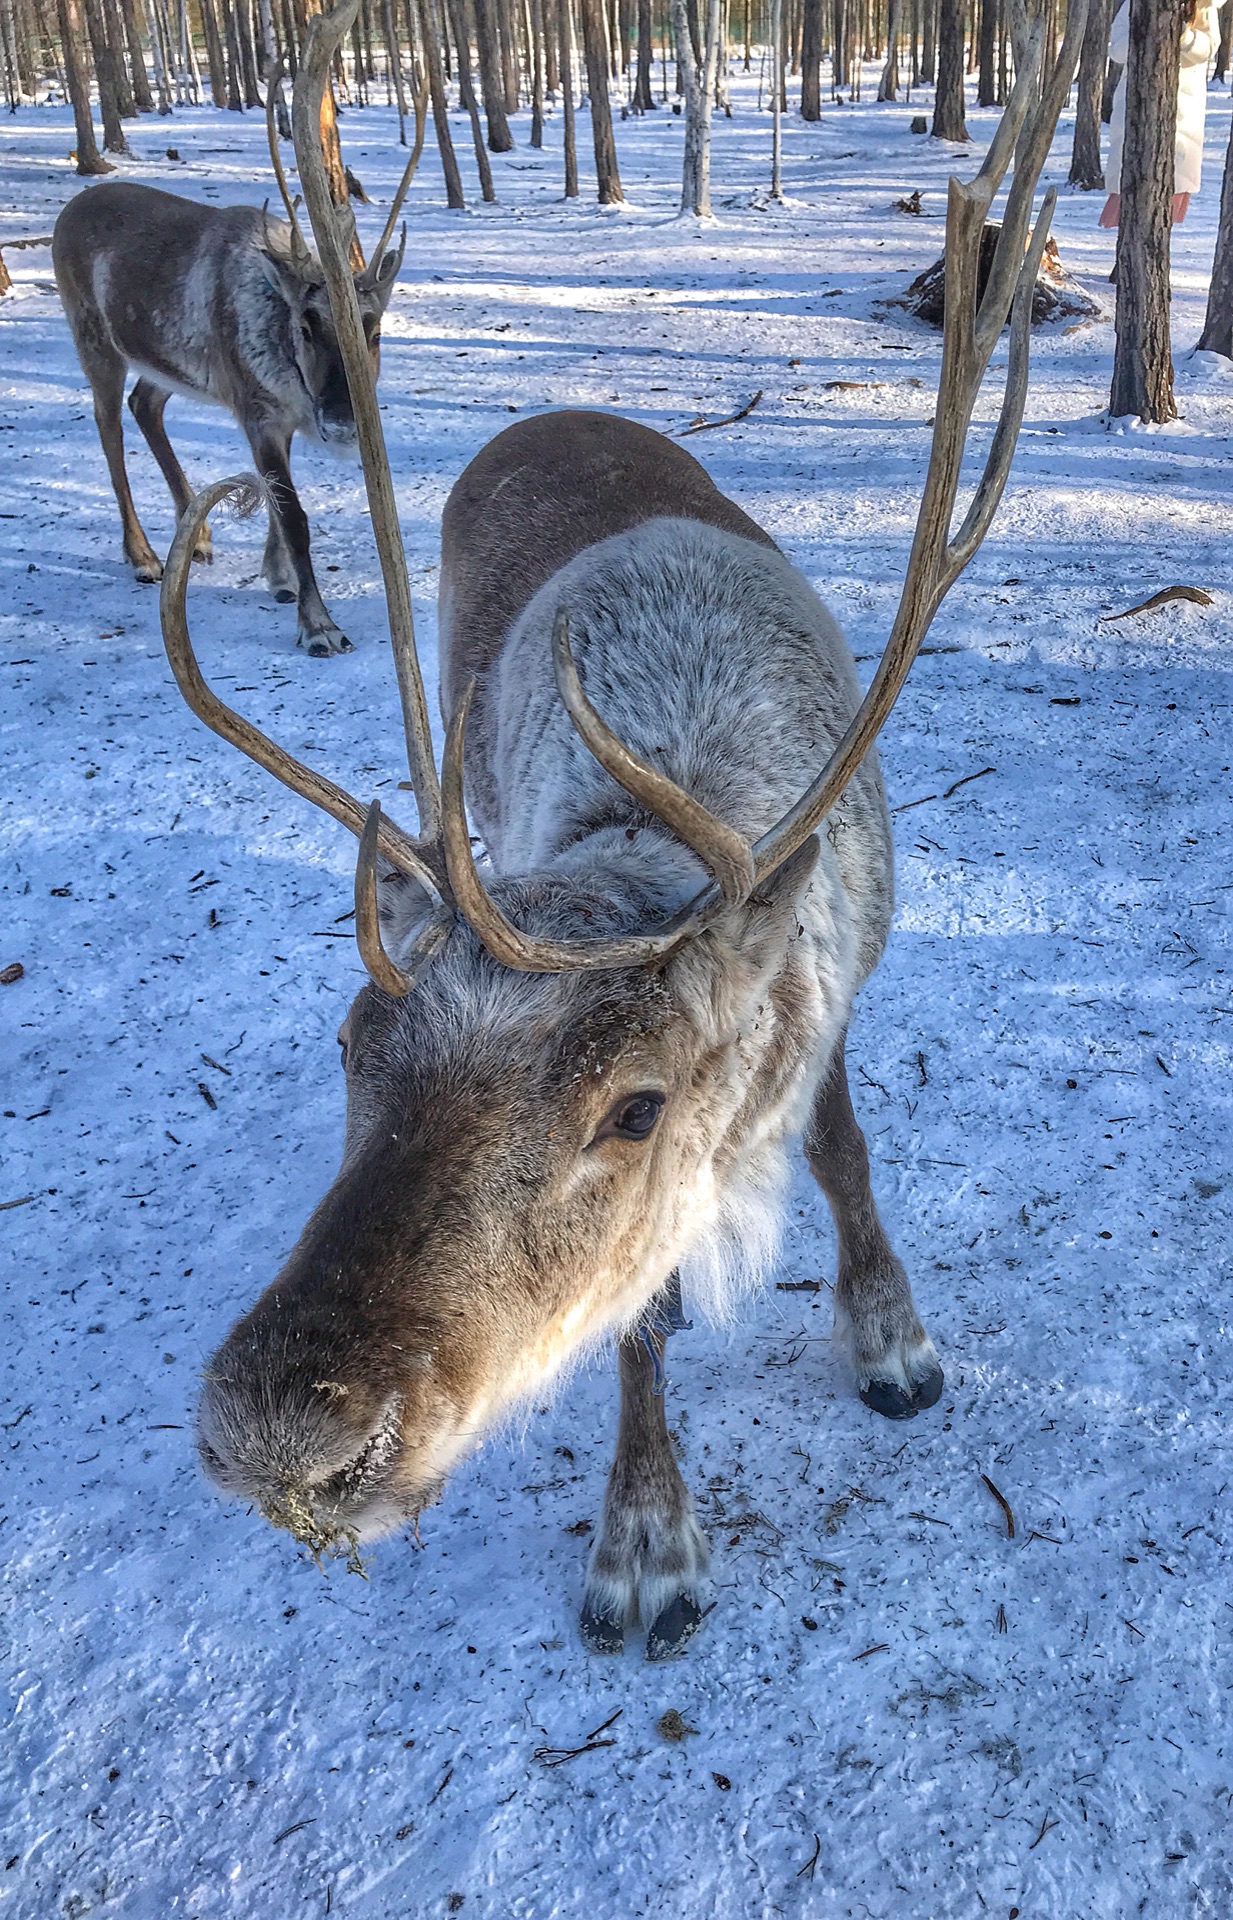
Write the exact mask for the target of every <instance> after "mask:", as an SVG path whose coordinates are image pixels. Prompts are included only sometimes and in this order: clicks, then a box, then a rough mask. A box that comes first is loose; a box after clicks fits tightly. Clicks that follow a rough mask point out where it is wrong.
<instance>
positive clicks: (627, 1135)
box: [595, 1093, 664, 1140]
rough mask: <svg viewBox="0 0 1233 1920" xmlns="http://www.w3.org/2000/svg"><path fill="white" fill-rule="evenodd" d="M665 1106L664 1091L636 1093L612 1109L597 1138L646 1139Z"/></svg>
mask: <svg viewBox="0 0 1233 1920" xmlns="http://www.w3.org/2000/svg"><path fill="white" fill-rule="evenodd" d="M663 1107H664V1095H663V1094H662V1093H635V1094H634V1095H633V1096H632V1098H630V1099H628V1100H622V1102H621V1104H620V1106H618V1107H614V1108H613V1109H612V1112H611V1113H610V1114H609V1115H608V1116H607V1118H606V1119H605V1121H604V1123H603V1125H602V1126H601V1127H600V1129H599V1132H598V1133H597V1134H596V1136H595V1138H596V1139H597V1140H610V1139H612V1138H613V1137H614V1136H616V1137H618V1138H620V1139H622V1140H645V1139H647V1137H648V1136H649V1135H650V1134H651V1133H652V1132H653V1131H654V1129H655V1122H656V1121H657V1120H658V1119H659V1116H660V1114H661V1113H662V1112H663Z"/></svg>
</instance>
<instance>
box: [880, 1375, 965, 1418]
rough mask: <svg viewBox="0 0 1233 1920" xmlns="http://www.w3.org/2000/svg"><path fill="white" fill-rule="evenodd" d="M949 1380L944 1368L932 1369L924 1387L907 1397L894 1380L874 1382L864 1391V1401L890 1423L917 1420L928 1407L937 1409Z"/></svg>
mask: <svg viewBox="0 0 1233 1920" xmlns="http://www.w3.org/2000/svg"><path fill="white" fill-rule="evenodd" d="M945 1380H946V1376H945V1375H944V1373H943V1372H942V1369H941V1367H930V1369H929V1371H928V1373H927V1374H926V1375H925V1377H924V1379H923V1380H922V1381H921V1382H920V1384H919V1385H918V1386H916V1387H914V1388H913V1390H912V1392H911V1393H905V1392H904V1390H903V1388H902V1387H900V1386H897V1385H896V1384H895V1382H894V1381H893V1380H871V1381H870V1382H869V1385H868V1386H867V1387H862V1388H861V1399H862V1400H863V1401H864V1403H865V1405H866V1406H867V1407H872V1409H873V1411H874V1412H875V1413H880V1414H882V1415H884V1416H885V1418H886V1419H887V1420H914V1419H915V1418H916V1416H917V1414H918V1413H923V1412H924V1411H925V1409H926V1407H932V1406H934V1405H936V1403H937V1401H938V1400H939V1399H940V1398H941V1395H942V1388H943V1386H944V1385H945Z"/></svg>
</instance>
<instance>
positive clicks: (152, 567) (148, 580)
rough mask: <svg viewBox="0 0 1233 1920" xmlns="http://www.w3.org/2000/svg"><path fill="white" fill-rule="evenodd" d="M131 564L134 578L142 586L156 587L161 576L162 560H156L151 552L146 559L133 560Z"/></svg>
mask: <svg viewBox="0 0 1233 1920" xmlns="http://www.w3.org/2000/svg"><path fill="white" fill-rule="evenodd" d="M133 565H134V572H135V575H136V578H137V579H138V580H139V581H140V582H141V584H142V586H143V587H156V586H157V585H158V583H159V581H160V580H161V579H162V577H163V567H162V562H161V561H159V560H156V559H155V558H154V555H153V554H151V555H150V558H149V559H148V560H137V561H134V563H133Z"/></svg>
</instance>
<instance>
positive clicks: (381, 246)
mask: <svg viewBox="0 0 1233 1920" xmlns="http://www.w3.org/2000/svg"><path fill="white" fill-rule="evenodd" d="M427 131H428V82H427V80H424V81H423V82H422V84H421V85H420V87H419V88H418V89H417V91H416V95H415V145H414V146H413V147H412V149H411V158H410V159H409V160H408V161H407V164H406V166H405V167H404V168H403V173H402V179H401V180H400V181H399V182H398V192H397V193H396V194H395V195H394V199H393V202H392V204H391V206H390V210H389V213H388V215H387V216H386V222H385V226H384V227H383V229H382V232H381V238H380V239H379V240H378V242H377V244H376V246H375V247H374V248H373V250H372V252H371V253H370V254H369V256H368V266H367V267H366V268H365V275H367V276H371V277H372V278H373V279H375V278H376V275H377V273H378V272H379V270H380V267H381V262H382V260H383V259H384V258H385V251H386V248H387V247H388V246H389V244H390V240H391V239H392V237H393V233H394V228H395V226H396V225H397V224H398V216H399V214H400V213H401V212H402V203H403V201H404V200H405V199H406V197H407V194H408V192H409V191H410V188H411V182H412V181H413V180H414V178H415V170H416V168H417V167H418V166H419V164H420V155H421V154H422V153H423V151H424V135H425V134H426V132H427ZM402 243H403V246H404V247H405V246H406V244H407V233H406V228H405V227H404V229H403V236H402ZM401 259H402V256H401V254H400V255H399V261H400V263H401Z"/></svg>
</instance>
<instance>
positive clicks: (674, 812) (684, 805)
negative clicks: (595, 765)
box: [552, 607, 754, 907]
mask: <svg viewBox="0 0 1233 1920" xmlns="http://www.w3.org/2000/svg"><path fill="white" fill-rule="evenodd" d="M552 665H553V670H554V672H555V674H556V682H557V692H558V693H559V694H560V696H561V699H562V701H563V702H564V704H565V709H566V712H567V713H568V714H569V717H570V719H571V720H572V721H573V723H574V725H575V727H576V728H577V729H578V732H579V733H580V734H581V736H582V738H583V740H584V741H585V742H586V744H587V746H588V747H589V748H590V750H591V752H592V753H593V754H594V755H595V758H596V759H597V760H598V761H599V764H600V766H601V767H603V768H604V769H605V771H606V772H608V773H610V774H611V775H612V777H613V779H614V780H616V781H617V782H618V783H619V784H620V785H621V786H622V787H624V789H625V791H626V793H630V794H632V795H633V797H634V799H635V800H639V801H641V803H642V805H643V806H644V807H645V808H646V809H647V811H648V812H649V813H653V814H654V815H655V817H656V819H657V820H662V821H663V823H664V825H665V826H666V827H670V828H671V829H672V832H673V833H674V834H675V835H676V836H677V839H678V840H683V841H684V842H685V845H686V846H687V847H689V848H691V850H692V851H693V852H694V853H696V854H697V856H698V858H699V860H701V862H702V864H703V865H704V866H705V867H707V868H709V869H710V871H711V872H712V873H713V874H714V876H715V878H716V880H717V881H718V882H719V888H720V892H721V893H722V894H723V896H724V899H725V900H726V901H727V902H728V904H729V906H734V907H739V906H740V905H741V904H742V903H743V902H744V901H745V900H748V898H749V896H750V894H751V893H752V892H753V888H754V862H753V853H752V851H751V849H750V846H749V842H748V841H747V840H746V839H745V838H744V836H743V835H741V834H739V833H737V832H735V830H734V829H733V828H732V827H729V826H727V825H725V823H724V822H723V821H722V820H720V819H718V818H717V817H716V815H715V814H713V813H712V812H711V811H710V810H709V808H707V807H704V806H702V804H701V803H700V802H699V801H697V800H695V799H694V798H693V797H692V795H690V794H688V793H686V791H685V789H684V788H683V787H678V786H677V784H676V782H675V781H673V780H669V779H668V777H667V775H666V774H663V773H660V772H659V770H658V768H656V767H653V766H651V765H650V764H649V763H648V762H647V761H646V760H643V759H640V758H639V756H638V755H637V754H636V753H634V752H633V751H632V750H631V749H630V748H629V747H627V746H626V745H625V742H624V741H623V740H619V739H618V738H617V736H616V734H615V733H613V732H612V730H611V728H610V727H607V726H606V725H605V724H604V722H603V721H602V720H601V719H600V717H599V715H598V714H597V713H596V711H595V709H594V707H593V706H592V705H591V703H590V701H589V700H588V699H587V697H586V694H585V693H584V692H583V691H582V682H581V680H580V679H579V678H578V666H577V663H576V661H575V659H574V656H573V653H572V651H571V649H570V644H569V614H568V612H567V611H566V609H565V608H564V607H561V608H560V609H559V611H558V613H557V616H556V619H555V621H554V622H553V628H552Z"/></svg>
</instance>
